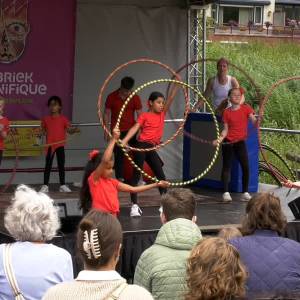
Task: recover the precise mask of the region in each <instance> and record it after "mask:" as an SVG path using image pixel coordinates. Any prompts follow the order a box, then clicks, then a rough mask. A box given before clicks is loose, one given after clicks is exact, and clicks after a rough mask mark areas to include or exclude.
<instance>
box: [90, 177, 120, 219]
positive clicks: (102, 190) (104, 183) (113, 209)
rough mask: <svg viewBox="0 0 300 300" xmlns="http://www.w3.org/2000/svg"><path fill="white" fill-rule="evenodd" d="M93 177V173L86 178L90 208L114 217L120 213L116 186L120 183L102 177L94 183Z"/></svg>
mask: <svg viewBox="0 0 300 300" xmlns="http://www.w3.org/2000/svg"><path fill="white" fill-rule="evenodd" d="M93 176H94V172H93V173H92V174H91V175H90V176H89V178H88V183H89V188H90V193H91V196H92V207H93V208H96V209H98V210H101V211H105V212H109V213H111V214H113V215H115V216H116V215H117V213H119V211H120V204H119V199H118V185H119V184H120V182H119V181H118V180H117V179H114V178H103V177H99V179H98V180H97V181H95V180H94V177H93Z"/></svg>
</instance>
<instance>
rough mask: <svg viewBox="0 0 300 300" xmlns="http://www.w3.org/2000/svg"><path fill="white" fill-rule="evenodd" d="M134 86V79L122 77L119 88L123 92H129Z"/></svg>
mask: <svg viewBox="0 0 300 300" xmlns="http://www.w3.org/2000/svg"><path fill="white" fill-rule="evenodd" d="M133 86H134V79H133V78H132V77H128V76H126V77H124V78H122V80H121V88H122V89H125V90H131V89H132V88H133Z"/></svg>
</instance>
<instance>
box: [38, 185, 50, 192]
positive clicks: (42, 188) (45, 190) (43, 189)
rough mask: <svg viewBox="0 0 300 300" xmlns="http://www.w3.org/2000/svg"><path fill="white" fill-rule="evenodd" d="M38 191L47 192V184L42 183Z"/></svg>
mask: <svg viewBox="0 0 300 300" xmlns="http://www.w3.org/2000/svg"><path fill="white" fill-rule="evenodd" d="M40 193H49V187H48V185H46V184H44V185H42V187H41V188H40Z"/></svg>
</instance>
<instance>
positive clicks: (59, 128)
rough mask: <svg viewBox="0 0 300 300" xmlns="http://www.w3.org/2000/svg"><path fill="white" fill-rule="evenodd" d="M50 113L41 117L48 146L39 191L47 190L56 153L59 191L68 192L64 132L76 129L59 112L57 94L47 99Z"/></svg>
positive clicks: (60, 104) (59, 101)
mask: <svg viewBox="0 0 300 300" xmlns="http://www.w3.org/2000/svg"><path fill="white" fill-rule="evenodd" d="M48 107H49V109H50V115H49V116H45V117H44V118H43V119H42V124H41V126H42V131H43V133H44V134H46V144H47V145H48V144H50V146H48V147H47V149H46V151H47V152H46V153H47V154H46V164H45V171H44V185H43V186H42V187H41V189H40V191H41V192H44V193H48V192H49V187H48V185H49V179H50V172H51V168H52V162H53V158H54V155H55V154H56V159H57V166H58V172H59V181H60V188H59V191H60V192H64V193H70V192H71V190H70V188H69V187H68V186H67V185H66V184H65V148H64V146H65V140H66V133H69V134H73V133H75V132H76V131H78V129H77V128H75V127H71V124H70V121H69V120H68V119H67V118H66V117H65V116H64V115H62V114H61V110H62V101H61V99H60V98H59V97H58V96H52V97H50V98H49V100H48Z"/></svg>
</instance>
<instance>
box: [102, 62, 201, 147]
mask: <svg viewBox="0 0 300 300" xmlns="http://www.w3.org/2000/svg"><path fill="white" fill-rule="evenodd" d="M140 62H146V63H151V64H155V65H159V66H161V67H163V68H165V69H167V70H168V71H169V72H170V73H171V74H173V76H175V77H176V78H177V79H178V80H180V79H181V78H180V76H179V75H178V74H177V73H176V72H175V71H174V70H173V69H172V68H170V67H169V66H167V65H165V64H163V63H162V62H160V61H158V60H154V59H149V58H139V59H135V60H130V61H128V62H126V63H124V64H122V65H120V66H118V67H117V68H116V69H115V70H114V71H113V72H111V73H110V74H109V76H108V77H107V78H106V79H105V81H104V83H103V85H102V87H101V90H100V93H99V96H98V117H99V120H100V124H101V126H102V127H103V129H104V131H105V133H106V134H107V135H108V136H109V137H111V133H110V131H109V130H108V128H107V127H106V125H105V122H104V120H103V117H102V113H101V105H102V102H103V101H102V99H103V93H104V90H105V88H106V87H107V85H108V83H109V81H110V80H111V79H112V78H113V77H114V75H115V74H116V73H117V72H119V71H120V70H122V69H123V68H125V67H127V66H129V65H131V64H135V63H140ZM131 95H132V94H130V95H129V97H130V96H131ZM134 95H135V94H134ZM184 96H185V100H186V108H185V111H184V118H183V121H182V122H181V123H180V125H179V126H178V129H177V131H176V132H175V133H174V134H173V135H172V136H171V137H170V138H169V139H168V140H167V141H165V142H164V143H162V144H160V146H159V147H158V148H160V147H163V146H165V145H167V144H168V143H170V142H171V141H172V140H173V139H174V138H175V137H176V136H177V135H178V134H179V133H180V132H181V131H182V129H183V126H184V123H185V121H186V118H187V116H188V112H189V99H188V96H187V93H186V92H185V93H184ZM201 96H202V95H201ZM129 97H128V98H129ZM132 97H133V96H132ZM132 97H130V99H132ZM202 97H203V96H202ZM128 98H127V99H128ZM127 99H126V100H127ZM118 120H119V122H118V124H119V123H120V119H118ZM128 149H130V150H132V151H140V152H147V151H152V150H155V149H157V148H148V149H141V148H135V147H131V146H128Z"/></svg>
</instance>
